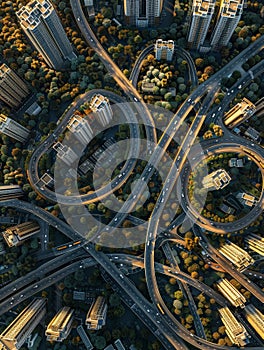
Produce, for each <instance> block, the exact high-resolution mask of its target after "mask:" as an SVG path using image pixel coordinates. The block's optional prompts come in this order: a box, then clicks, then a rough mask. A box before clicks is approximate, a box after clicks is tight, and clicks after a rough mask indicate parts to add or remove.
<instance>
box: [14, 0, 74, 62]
mask: <svg viewBox="0 0 264 350" xmlns="http://www.w3.org/2000/svg"><path fill="white" fill-rule="evenodd" d="M17 17H18V19H19V21H20V25H21V27H22V29H23V30H24V32H25V33H26V35H27V36H28V38H29V39H30V40H31V42H32V44H33V45H34V47H35V49H36V50H37V51H38V52H39V53H40V54H41V55H42V56H43V58H44V60H45V62H46V64H47V65H48V66H49V67H51V68H54V69H60V68H61V67H63V65H64V61H65V60H66V59H72V58H74V57H75V55H74V53H73V49H72V46H71V43H70V41H69V39H68V38H67V35H66V33H65V31H64V29H63V26H62V24H61V22H60V19H59V17H58V15H57V13H56V11H55V9H54V7H53V6H52V4H51V3H50V2H49V1H48V0H33V1H30V2H29V3H28V4H27V5H25V6H23V7H22V8H21V9H20V10H19V11H18V12H17Z"/></svg>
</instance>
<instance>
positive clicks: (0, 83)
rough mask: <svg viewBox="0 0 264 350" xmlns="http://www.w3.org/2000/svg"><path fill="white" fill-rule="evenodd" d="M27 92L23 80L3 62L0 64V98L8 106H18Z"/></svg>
mask: <svg viewBox="0 0 264 350" xmlns="http://www.w3.org/2000/svg"><path fill="white" fill-rule="evenodd" d="M28 94H29V89H28V87H27V85H26V84H25V83H24V81H23V80H22V79H21V78H20V77H19V76H18V75H17V74H16V73H15V72H14V71H13V70H12V69H11V68H9V67H8V66H7V65H6V64H5V63H3V64H2V65H1V66H0V100H1V101H3V102H4V103H6V104H7V105H8V106H10V107H12V108H13V107H18V106H19V105H20V104H21V102H22V101H23V100H24V99H25V98H26V97H27V95H28Z"/></svg>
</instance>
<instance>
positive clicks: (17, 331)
mask: <svg viewBox="0 0 264 350" xmlns="http://www.w3.org/2000/svg"><path fill="white" fill-rule="evenodd" d="M45 314H46V300H45V299H42V298H35V299H34V300H33V301H32V302H31V303H30V304H29V305H28V306H27V307H26V308H25V309H24V310H23V311H22V312H20V314H19V315H18V316H17V317H16V318H15V319H14V321H13V322H11V323H10V325H9V326H8V327H7V328H6V329H5V330H4V331H3V333H2V334H1V335H0V341H1V343H2V344H3V345H4V346H5V347H6V348H7V349H8V350H16V349H20V348H21V347H22V345H23V344H24V343H25V341H26V339H27V337H28V336H29V335H30V334H31V333H32V332H33V330H34V329H35V328H36V327H37V325H38V324H39V322H40V321H41V320H42V318H43V317H44V316H45Z"/></svg>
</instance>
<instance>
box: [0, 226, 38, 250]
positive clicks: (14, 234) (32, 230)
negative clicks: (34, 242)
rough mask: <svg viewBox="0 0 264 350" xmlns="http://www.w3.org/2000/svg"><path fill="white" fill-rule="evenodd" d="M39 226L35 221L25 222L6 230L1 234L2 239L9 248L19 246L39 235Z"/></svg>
mask: <svg viewBox="0 0 264 350" xmlns="http://www.w3.org/2000/svg"><path fill="white" fill-rule="evenodd" d="M39 231H40V227H39V224H38V223H37V222H35V221H27V222H23V223H22V224H18V225H16V226H12V227H9V228H7V229H6V230H5V231H4V232H3V237H4V239H5V241H6V243H7V244H8V246H9V247H13V246H19V245H20V244H22V243H23V241H25V240H26V239H28V238H29V237H31V236H33V235H35V234H37V233H39Z"/></svg>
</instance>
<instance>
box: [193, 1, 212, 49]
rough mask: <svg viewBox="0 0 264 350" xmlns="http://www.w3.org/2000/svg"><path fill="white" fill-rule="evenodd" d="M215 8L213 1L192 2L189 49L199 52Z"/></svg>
mask: <svg viewBox="0 0 264 350" xmlns="http://www.w3.org/2000/svg"><path fill="white" fill-rule="evenodd" d="M214 8H215V0H194V1H193V5H192V19H191V24H190V28H189V34H188V44H189V46H190V48H191V49H196V50H199V49H200V46H201V45H203V43H204V40H205V37H206V35H207V32H208V29H209V25H210V22H211V20H212V16H213V13H214Z"/></svg>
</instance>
